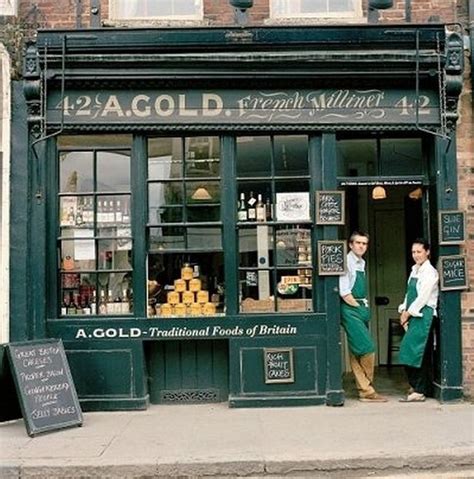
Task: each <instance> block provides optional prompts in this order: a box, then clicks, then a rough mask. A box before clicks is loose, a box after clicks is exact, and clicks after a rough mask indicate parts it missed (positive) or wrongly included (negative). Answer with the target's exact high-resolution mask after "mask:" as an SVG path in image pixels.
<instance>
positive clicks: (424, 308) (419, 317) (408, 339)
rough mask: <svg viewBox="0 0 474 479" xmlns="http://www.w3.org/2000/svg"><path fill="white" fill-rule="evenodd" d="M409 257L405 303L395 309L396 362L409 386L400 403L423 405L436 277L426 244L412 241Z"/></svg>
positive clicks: (427, 388) (428, 378) (427, 386)
mask: <svg viewBox="0 0 474 479" xmlns="http://www.w3.org/2000/svg"><path fill="white" fill-rule="evenodd" d="M411 254H412V257H413V260H414V261H415V264H414V265H413V267H412V270H411V274H410V277H409V278H408V284H407V291H406V295H405V299H404V301H403V303H402V304H401V305H400V306H399V307H398V312H399V313H400V324H401V325H402V326H403V328H404V329H405V336H404V337H403V339H402V342H401V344H400V359H399V361H400V364H404V365H405V370H406V373H407V376H408V382H409V384H410V390H409V391H408V394H407V396H406V398H403V399H401V401H402V402H420V401H424V400H425V399H426V395H427V394H429V392H430V389H431V374H430V373H431V371H430V370H431V353H432V351H431V343H432V323H433V316H436V305H437V303H438V295H439V286H438V281H439V276H438V272H437V271H436V269H435V268H434V267H433V266H432V264H431V262H430V260H429V256H430V245H429V243H428V242H427V241H425V240H424V239H416V240H415V241H414V242H413V244H412V248H411Z"/></svg>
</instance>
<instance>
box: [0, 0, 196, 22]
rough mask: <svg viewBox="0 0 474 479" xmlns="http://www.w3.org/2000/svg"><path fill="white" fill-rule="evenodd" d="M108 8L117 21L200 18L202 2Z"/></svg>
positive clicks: (145, 0)
mask: <svg viewBox="0 0 474 479" xmlns="http://www.w3.org/2000/svg"><path fill="white" fill-rule="evenodd" d="M0 1H1V0H0ZM110 7H111V8H110V11H111V17H112V18H113V19H117V20H141V19H147V20H150V19H158V20H161V19H177V20H197V19H200V18H202V0H111V2H110Z"/></svg>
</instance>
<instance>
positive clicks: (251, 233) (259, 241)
mask: <svg viewBox="0 0 474 479" xmlns="http://www.w3.org/2000/svg"><path fill="white" fill-rule="evenodd" d="M239 265H240V266H241V267H251V268H256V267H261V268H265V267H268V266H273V236H272V228H271V227H269V226H266V225H262V226H257V227H253V228H239Z"/></svg>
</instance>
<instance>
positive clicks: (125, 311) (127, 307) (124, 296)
mask: <svg viewBox="0 0 474 479" xmlns="http://www.w3.org/2000/svg"><path fill="white" fill-rule="evenodd" d="M121 306H122V314H128V313H130V303H129V300H128V296H127V290H126V289H125V288H124V289H123V291H122V305H121Z"/></svg>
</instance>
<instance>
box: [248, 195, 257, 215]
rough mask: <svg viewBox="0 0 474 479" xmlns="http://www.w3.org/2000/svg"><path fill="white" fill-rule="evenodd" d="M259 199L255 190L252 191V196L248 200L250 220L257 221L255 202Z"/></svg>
mask: <svg viewBox="0 0 474 479" xmlns="http://www.w3.org/2000/svg"><path fill="white" fill-rule="evenodd" d="M256 202H257V200H256V199H255V198H254V196H253V191H251V192H250V197H249V199H248V201H247V218H248V220H249V221H255V219H256V217H257V212H256V210H255V203H256Z"/></svg>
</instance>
